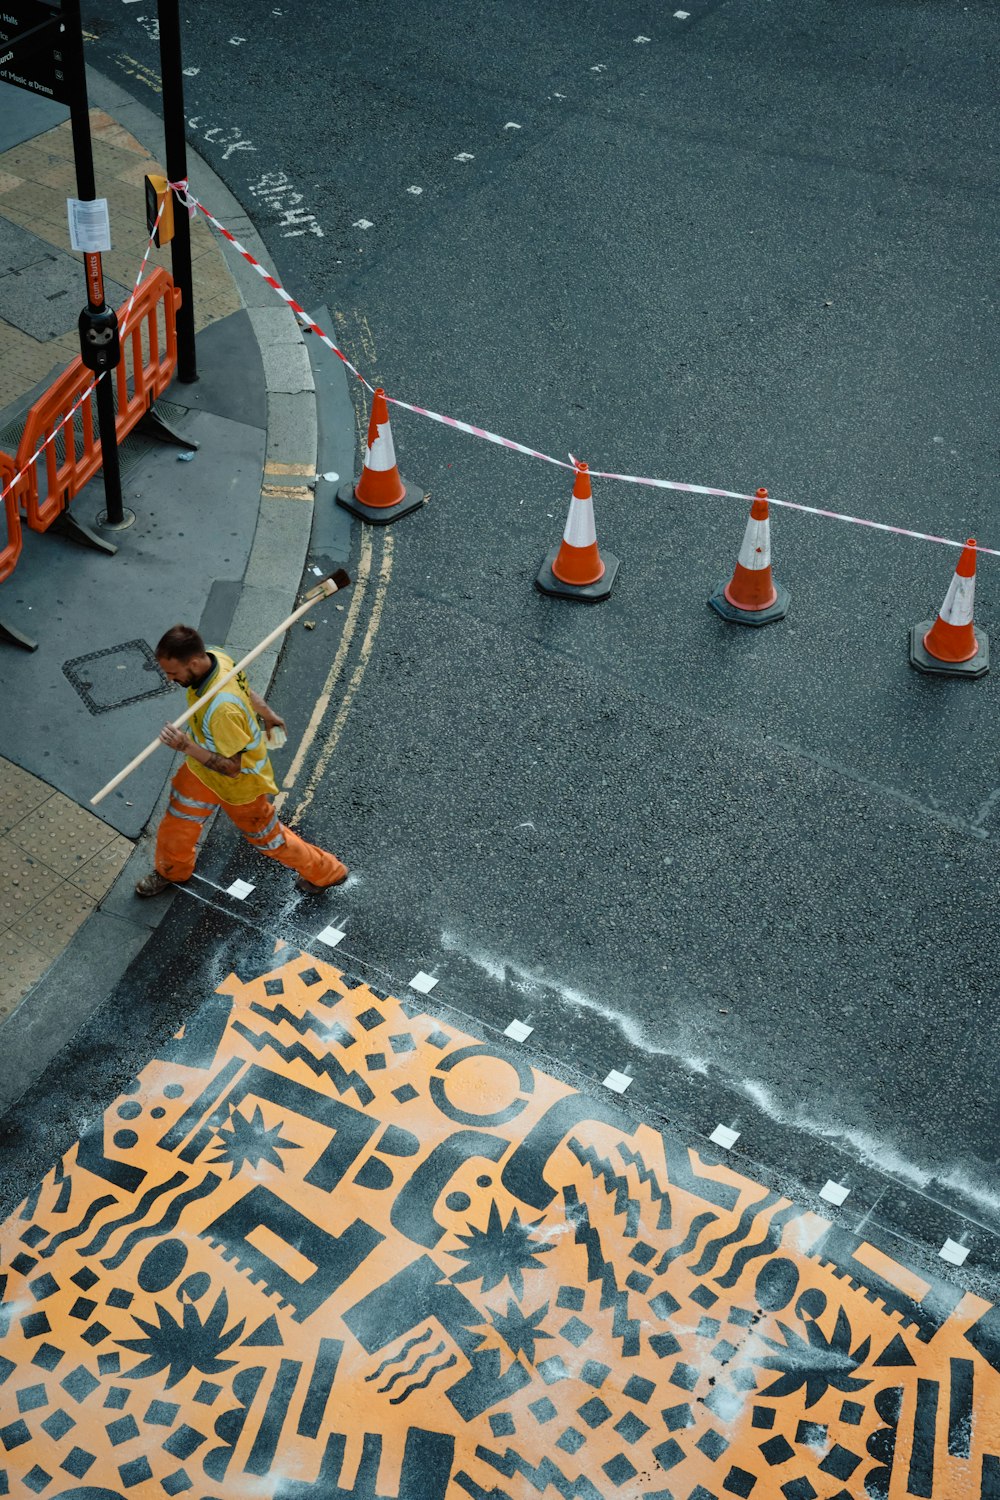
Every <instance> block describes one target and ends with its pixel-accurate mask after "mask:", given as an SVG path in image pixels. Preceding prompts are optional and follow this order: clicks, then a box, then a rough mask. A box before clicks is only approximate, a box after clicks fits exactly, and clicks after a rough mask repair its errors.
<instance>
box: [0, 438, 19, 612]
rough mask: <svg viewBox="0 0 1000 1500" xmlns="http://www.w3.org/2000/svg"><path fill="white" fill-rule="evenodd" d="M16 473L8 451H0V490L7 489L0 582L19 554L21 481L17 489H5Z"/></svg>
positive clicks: (4, 506) (4, 502)
mask: <svg viewBox="0 0 1000 1500" xmlns="http://www.w3.org/2000/svg"><path fill="white" fill-rule="evenodd" d="M16 473H17V464H16V463H15V462H14V460H13V459H12V458H11V456H10V454H9V453H3V452H0V490H7V493H6V495H4V497H3V511H4V516H5V517H6V521H7V540H6V541H5V542H4V544H3V546H2V547H0V583H3V581H4V579H5V578H9V577H10V575H11V574H12V573H13V571H14V569H15V567H16V566H17V560H18V558H19V557H20V556H21V517H20V515H19V513H18V508H17V503H18V491H23V490H24V488H25V486H24V484H23V481H22V483H21V484H20V485H18V487H17V489H7V486H8V485H9V484H10V482H11V480H12V479H13V478H14V475H15V474H16Z"/></svg>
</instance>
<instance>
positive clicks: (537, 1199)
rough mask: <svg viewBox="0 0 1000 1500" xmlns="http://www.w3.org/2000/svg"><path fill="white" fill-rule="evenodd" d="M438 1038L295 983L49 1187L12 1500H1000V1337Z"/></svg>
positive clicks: (6, 1338)
mask: <svg viewBox="0 0 1000 1500" xmlns="http://www.w3.org/2000/svg"><path fill="white" fill-rule="evenodd" d="M423 1003H424V1002H421V1001H414V1000H411V999H408V1000H406V1001H399V1000H396V999H394V998H393V997H391V996H386V995H384V994H382V993H380V992H377V991H376V990H375V989H373V988H370V987H368V986H366V985H364V984H358V983H355V982H353V981H352V980H350V979H349V978H347V977H345V976H344V974H343V973H341V972H340V971H339V970H337V969H335V968H334V967H332V966H331V965H330V964H328V963H325V962H323V961H322V960H321V959H318V958H314V957H310V956H309V955H306V954H298V953H293V954H292V955H291V956H289V955H288V951H287V950H285V952H284V953H283V954H282V955H281V956H280V958H276V959H275V966H274V968H273V969H272V970H271V971H270V972H267V973H264V974H262V975H260V976H259V977H258V978H255V979H252V980H250V981H249V982H242V981H240V980H238V979H237V978H236V977H235V976H230V978H229V979H228V980H226V981H225V982H224V983H223V984H222V985H221V986H220V987H219V991H218V993H217V994H216V995H215V996H212V997H207V998H206V1001H205V1003H204V1004H203V1006H202V1007H201V1009H200V1010H198V1009H195V1010H194V1011H193V1012H192V1015H191V1016H190V1018H189V1019H188V1021H187V1023H186V1025H185V1028H184V1030H183V1032H182V1033H180V1034H178V1036H177V1037H176V1038H175V1039H174V1041H173V1043H172V1044H171V1045H170V1046H169V1047H167V1048H166V1049H164V1051H163V1053H162V1055H161V1056H160V1057H159V1058H157V1059H156V1060H155V1061H153V1062H151V1063H150V1064H149V1065H148V1066H147V1067H146V1068H145V1069H144V1070H143V1072H142V1073H141V1074H140V1075H139V1077H138V1078H137V1079H135V1080H134V1082H133V1083H132V1084H131V1086H130V1087H129V1088H128V1089H127V1090H126V1092H125V1093H124V1094H123V1095H122V1096H121V1098H119V1099H118V1100H116V1101H115V1103H114V1104H113V1105H112V1106H111V1107H110V1108H109V1109H108V1110H107V1112H106V1113H105V1115H104V1117H103V1119H102V1120H97V1121H95V1122H94V1124H93V1125H92V1126H91V1127H90V1128H88V1129H87V1130H86V1131H85V1133H84V1134H83V1135H82V1136H81V1138H80V1140H79V1142H78V1143H77V1145H76V1146H75V1147H74V1148H73V1149H72V1150H70V1151H69V1152H68V1153H67V1154H66V1156H65V1157H64V1158H63V1159H62V1160H61V1161H60V1162H59V1163H58V1165H57V1166H56V1167H55V1168H54V1169H53V1170H52V1171H50V1172H49V1173H48V1174H47V1175H46V1176H45V1178H44V1179H43V1180H42V1181H41V1182H40V1183H39V1185H38V1187H37V1188H36V1189H35V1191H34V1192H32V1194H31V1195H30V1197H29V1199H28V1200H27V1201H26V1202H25V1203H24V1204H23V1205H22V1206H21V1207H20V1209H19V1210H18V1211H17V1212H16V1213H15V1214H14V1215H13V1216H12V1217H11V1218H10V1219H9V1220H8V1221H7V1222H6V1224H5V1225H3V1227H2V1229H0V1253H2V1264H3V1271H2V1274H0V1298H2V1301H0V1385H2V1388H3V1406H2V1409H3V1412H4V1414H5V1420H4V1425H3V1426H2V1427H0V1445H2V1451H0V1481H2V1483H0V1491H3V1490H4V1488H6V1490H7V1491H9V1493H11V1494H15V1495H27V1494H29V1493H30V1494H38V1495H52V1496H64V1495H76V1494H82V1495H93V1496H97V1495H100V1496H102V1497H108V1500H119V1497H122V1500H127V1497H134V1496H138V1497H143V1500H145V1497H153V1496H160V1495H164V1494H166V1495H176V1494H183V1495H189V1496H191V1497H192V1500H209V1497H213V1500H224V1497H233V1500H236V1497H240V1500H242V1497H245V1496H248V1495H263V1494H267V1495H268V1496H271V1497H274V1500H305V1497H307V1496H315V1497H316V1500H336V1497H344V1500H346V1497H348V1496H353V1497H365V1500H374V1497H378V1500H470V1497H471V1500H525V1497H528V1496H532V1495H543V1494H546V1493H548V1494H557V1495H561V1496H565V1497H577V1500H611V1497H628V1500H637V1497H643V1500H727V1497H729V1496H750V1495H754V1496H756V1497H757V1500H861V1497H871V1500H877V1497H883V1500H895V1497H903V1496H907V1495H914V1496H927V1497H932V1500H933V1497H938V1500H956V1497H959V1496H961V1497H970V1500H973V1497H977V1496H979V1497H991V1500H992V1497H995V1496H996V1495H997V1494H998V1493H1000V1491H998V1484H1000V1312H998V1310H997V1309H996V1308H995V1307H993V1306H991V1305H990V1304H989V1303H987V1302H985V1301H984V1300H983V1299H982V1298H980V1297H977V1296H975V1295H972V1294H971V1293H963V1292H962V1291H961V1290H960V1289H958V1288H955V1287H953V1286H951V1285H950V1284H949V1283H947V1282H945V1281H943V1280H935V1281H933V1282H931V1281H928V1280H925V1279H924V1278H922V1277H921V1276H919V1275H917V1274H916V1273H915V1272H914V1271H913V1270H912V1269H910V1268H908V1267H907V1266H905V1265H903V1264H901V1263H898V1262H896V1261H894V1260H892V1259H890V1258H889V1257H888V1256H887V1255H886V1254H885V1253H884V1252H883V1251H879V1250H877V1249H876V1248H875V1247H873V1246H872V1245H870V1244H868V1243H867V1242H866V1241H865V1240H864V1239H863V1238H862V1237H861V1236H860V1235H857V1234H852V1233H849V1232H847V1231H846V1230H844V1229H842V1228H839V1227H837V1226H836V1225H835V1224H833V1223H832V1222H831V1221H830V1220H828V1219H826V1218H824V1217H822V1216H820V1215H818V1214H815V1213H813V1212H810V1211H808V1210H806V1209H803V1208H801V1207H799V1206H798V1205H797V1204H795V1203H794V1202H792V1201H790V1200H789V1199H788V1198H786V1197H782V1196H780V1195H779V1194H778V1193H776V1192H773V1191H769V1190H768V1189H766V1188H765V1187H763V1186H762V1185H761V1184H759V1183H756V1182H754V1181H753V1180H751V1179H750V1178H748V1177H746V1176H744V1175H741V1174H740V1173H739V1172H737V1171H734V1170H733V1169H732V1168H731V1167H729V1166H727V1165H726V1164H725V1162H724V1161H722V1160H721V1159H720V1158H719V1157H718V1156H717V1155H715V1154H712V1153H711V1152H710V1151H709V1152H708V1153H704V1152H703V1153H702V1154H699V1152H697V1151H695V1150H693V1149H691V1148H690V1147H688V1146H687V1145H686V1144H685V1143H684V1142H683V1141H682V1140H681V1139H679V1138H678V1137H677V1136H675V1135H673V1134H672V1133H670V1132H665V1131H664V1132H661V1131H660V1130H658V1129H655V1128H654V1127H652V1126H651V1125H648V1124H646V1123H643V1122H640V1121H639V1120H638V1119H637V1118H636V1117H635V1116H634V1115H632V1114H631V1113H630V1112H629V1111H628V1110H627V1108H626V1107H625V1104H624V1103H623V1101H621V1100H620V1099H618V1098H616V1097H613V1096H610V1095H590V1094H589V1093H585V1092H580V1091H577V1090H575V1089H574V1088H573V1087H572V1086H571V1085H569V1084H567V1083H565V1082H563V1081H561V1080H557V1079H555V1078H553V1077H551V1076H549V1075H547V1074H546V1073H544V1072H542V1071H541V1070H539V1069H538V1068H535V1067H532V1066H531V1065H530V1064H529V1062H528V1061H527V1060H526V1058H525V1055H524V1054H523V1053H521V1052H507V1051H505V1050H503V1047H502V1044H499V1043H494V1042H485V1041H483V1040H481V1039H479V1038H477V1037H475V1036H471V1035H469V1034H467V1033H465V1032H463V1031H461V1030H459V1029H457V1027H456V1026H455V1025H452V1024H449V1023H445V1022H443V1021H441V1020H439V1019H435V1018H434V1017H433V1016H431V1015H429V1014H427V1013H426V1012H425V1011H424V1010H423V1009H422V1004H423ZM67 1476H71V1477H70V1478H67ZM74 1481H79V1482H80V1483H83V1484H84V1485H85V1488H84V1489H82V1490H79V1489H76V1488H74V1483H73V1482H74Z"/></svg>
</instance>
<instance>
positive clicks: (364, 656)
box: [275, 530, 393, 828]
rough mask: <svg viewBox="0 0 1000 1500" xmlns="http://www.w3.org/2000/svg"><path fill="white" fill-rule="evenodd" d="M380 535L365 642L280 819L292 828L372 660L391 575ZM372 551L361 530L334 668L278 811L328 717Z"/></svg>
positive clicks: (387, 544) (386, 536)
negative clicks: (305, 775)
mask: <svg viewBox="0 0 1000 1500" xmlns="http://www.w3.org/2000/svg"><path fill="white" fill-rule="evenodd" d="M380 536H381V538H382V556H381V559H380V561H379V563H378V571H377V573H375V574H374V577H375V593H374V597H373V600H372V605H371V614H370V615H369V617H368V627H367V629H366V630H365V634H364V639H363V640H362V642H361V650H360V652H359V653H358V660H357V663H356V665H355V668H354V671H353V672H352V673H351V676H350V678H349V680H348V682H347V685H346V687H345V688H344V690H343V695H342V697H341V699H340V703H339V706H338V708H337V712H336V714H335V716H334V719H333V723H332V724H331V726H330V728H329V730H328V731H327V732H326V734H325V735H324V737H323V738H322V742H321V745H322V748H321V749H320V752H319V756H318V757H317V760H316V764H315V765H314V766H313V768H312V771H311V772H310V773H309V779H308V780H307V782H306V784H305V787H304V789H303V792H302V797H301V799H300V800H299V802H298V804H297V806H296V808H295V811H294V812H293V813H292V814H291V816H290V817H287V818H285V820H284V821H285V822H286V823H287V824H289V826H290V827H292V828H294V827H295V826H296V824H297V823H298V822H299V820H300V819H301V818H302V816H303V814H304V813H305V812H306V810H307V809H308V807H309V805H310V804H311V802H312V800H313V798H314V796H315V795H316V791H317V789H318V787H319V784H320V782H321V781H322V779H323V776H324V775H325V773H326V768H327V766H328V765H329V764H330V758H331V756H332V755H333V752H334V750H336V748H337V743H338V741H339V739H340V736H341V735H342V734H343V732H344V725H345V724H346V723H347V716H348V714H349V713H350V711H351V705H352V703H353V702H354V699H355V698H356V696H357V693H358V689H359V688H360V686H361V683H362V680H363V679H364V675H365V672H366V670H367V668H368V663H369V661H370V660H371V654H372V648H373V647H374V645H375V637H376V635H377V634H378V628H379V624H380V622H381V619H382V610H383V608H384V606H385V596H386V592H387V590H388V587H389V580H390V579H391V577H392V555H393V537H392V533H391V532H390V531H383V532H380ZM373 552H374V548H373V544H372V535H371V532H370V531H367V530H366V531H363V532H362V534H361V557H360V560H359V562H358V571H357V576H356V578H355V580H354V587H353V589H352V591H351V604H350V608H349V610H348V614H347V619H346V621H345V623H344V633H343V635H342V636H341V638H340V645H339V646H338V647H337V654H336V655H335V656H334V658H333V664H332V666H331V667H330V670H329V672H328V673H327V678H326V681H325V682H324V684H323V690H322V692H321V693H320V695H319V697H318V698H317V699H316V703H315V705H314V707H313V711H312V713H311V714H310V716H309V723H308V724H307V725H306V727H305V732H304V734H303V736H302V739H301V740H300V742H299V747H298V749H297V750H296V752H295V756H294V759H293V760H292V764H291V765H290V766H289V768H288V772H287V774H286V776H285V778H284V780H283V781H282V783H281V785H282V790H281V791H280V792H279V793H278V796H277V797H276V798H275V805H276V806H277V807H279V808H280V807H282V806H283V805H284V803H285V801H286V799H287V797H288V794H289V792H290V791H291V790H292V788H293V787H294V786H295V784H296V782H297V780H298V777H299V773H300V772H301V770H302V767H303V765H304V764H305V760H306V757H307V756H308V754H309V752H310V751H311V750H312V748H313V745H314V743H315V742H316V739H317V736H319V734H320V731H321V729H322V726H323V721H324V720H325V718H326V716H327V713H328V711H329V708H330V704H331V702H332V701H333V697H334V693H335V691H336V689H337V685H338V683H339V681H340V677H341V674H342V673H343V671H344V664H345V662H346V660H347V655H348V652H349V651H350V649H351V646H352V645H353V644H354V640H355V637H356V635H357V633H358V628H359V622H360V620H361V611H362V606H363V604H364V602H365V599H366V597H367V595H368V591H369V586H370V584H371V582H372V577H373Z"/></svg>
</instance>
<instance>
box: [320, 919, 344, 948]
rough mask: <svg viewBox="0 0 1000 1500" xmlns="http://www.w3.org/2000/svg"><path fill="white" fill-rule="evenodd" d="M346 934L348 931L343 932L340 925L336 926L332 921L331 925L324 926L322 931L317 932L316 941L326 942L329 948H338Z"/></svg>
mask: <svg viewBox="0 0 1000 1500" xmlns="http://www.w3.org/2000/svg"><path fill="white" fill-rule="evenodd" d="M346 936H347V933H346V932H343V931H342V930H341V928H339V927H334V925H333V923H332V922H331V923H330V925H329V927H324V928H323V931H322V932H317V934H316V941H317V943H325V944H326V946H327V947H328V948H336V946H337V944H338V943H342V942H343V941H344V939H345V937H346Z"/></svg>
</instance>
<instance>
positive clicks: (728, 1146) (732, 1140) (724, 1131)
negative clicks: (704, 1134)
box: [709, 1125, 740, 1151]
mask: <svg viewBox="0 0 1000 1500" xmlns="http://www.w3.org/2000/svg"><path fill="white" fill-rule="evenodd" d="M739 1138H740V1133H739V1131H738V1130H730V1128H729V1126H728V1125H716V1127H715V1129H714V1130H713V1131H712V1134H711V1135H710V1136H709V1140H710V1141H711V1142H712V1143H713V1144H714V1145H716V1146H721V1147H722V1149H723V1151H731V1150H732V1148H733V1147H734V1146H735V1145H736V1142H737V1141H738V1140H739Z"/></svg>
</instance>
